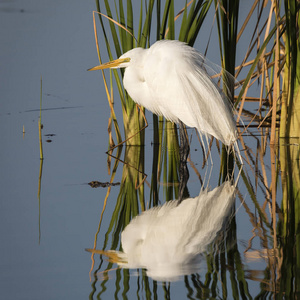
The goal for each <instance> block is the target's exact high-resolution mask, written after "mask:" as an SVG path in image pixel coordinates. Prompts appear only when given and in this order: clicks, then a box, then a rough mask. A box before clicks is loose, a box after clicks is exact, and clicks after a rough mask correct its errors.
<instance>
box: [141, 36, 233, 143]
mask: <svg viewBox="0 0 300 300" xmlns="http://www.w3.org/2000/svg"><path fill="white" fill-rule="evenodd" d="M156 45H157V46H156ZM154 46H155V47H154ZM154 46H152V47H151V48H150V49H149V51H148V54H147V57H145V61H144V70H143V72H144V78H145V84H146V85H147V87H148V93H149V94H150V95H151V97H150V98H151V99H152V101H153V102H155V105H154V106H155V107H157V111H158V112H160V114H162V115H163V116H164V117H166V118H167V119H169V120H171V121H173V122H178V120H181V121H182V122H183V123H185V124H186V125H187V126H190V127H196V128H197V129H198V130H199V131H200V133H208V134H211V135H213V136H215V137H216V138H217V139H220V140H221V141H222V142H223V143H225V144H230V143H231V140H232V139H233V140H235V135H236V127H235V123H234V120H233V117H232V111H231V108H230V106H229V105H228V103H227V99H225V98H224V96H223V95H222V93H221V92H220V90H219V89H218V87H217V86H216V85H215V84H214V83H213V82H212V81H211V79H210V76H209V75H208V74H207V72H206V70H205V68H203V57H202V56H201V54H200V53H198V52H197V51H196V50H195V49H193V48H191V47H188V46H187V45H185V44H183V43H180V42H178V41H165V42H164V43H163V42H161V43H156V44H154Z"/></svg>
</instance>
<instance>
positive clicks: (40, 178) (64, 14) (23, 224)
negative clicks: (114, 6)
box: [0, 1, 299, 299]
mask: <svg viewBox="0 0 300 300" xmlns="http://www.w3.org/2000/svg"><path fill="white" fill-rule="evenodd" d="M24 5H25V4H24V3H23V2H22V1H14V2H6V1H1V2H0V14H1V18H0V20H1V21H0V22H1V25H2V26H1V27H0V28H1V29H0V30H1V40H2V46H1V48H2V49H1V52H0V61H1V68H0V78H1V86H0V93H1V112H0V123H1V126H0V128H1V129H0V130H1V138H2V146H1V147H0V154H1V160H0V163H1V170H2V172H1V181H0V182H1V184H0V190H1V202H0V203H1V210H0V236H1V246H0V254H1V268H0V270H1V271H0V290H1V298H3V299H63V298H68V299H84V298H88V297H90V298H97V297H99V298H101V299H112V298H113V297H114V298H116V299H118V298H128V299H135V298H142V299H151V298H153V299H155V298H158V299H163V298H172V299H185V298H191V299H198V298H214V297H216V298H226V295H227V297H228V299H232V298H234V297H243V298H249V299H252V298H255V297H256V296H258V295H260V293H265V295H266V296H267V297H273V295H274V294H273V293H272V292H271V291H273V290H274V286H275V284H274V285H273V283H274V282H275V281H274V280H273V281H272V278H268V279H266V278H265V277H266V275H265V271H266V270H268V266H269V265H270V260H272V257H273V258H274V255H271V254H270V253H268V254H265V253H266V250H265V248H270V249H272V247H273V244H272V235H271V230H270V228H268V227H267V226H264V225H261V223H263V224H264V222H262V221H261V218H260V215H259V214H258V212H257V208H256V207H255V205H256V202H255V201H253V200H252V199H251V196H250V195H249V193H248V191H247V189H246V187H245V185H244V184H243V182H242V181H241V183H240V185H239V190H240V193H239V194H238V195H237V196H236V200H235V203H234V211H235V217H234V223H230V222H229V223H228V222H227V223H226V224H230V227H229V231H227V234H226V236H227V240H226V241H227V242H226V243H227V244H226V243H225V244H224V243H223V244H222V241H224V239H225V234H224V236H223V235H222V234H223V232H222V231H221V233H219V239H218V240H217V241H216V242H215V244H213V246H211V247H209V248H207V249H206V252H204V253H202V254H201V255H200V256H199V257H198V258H197V259H199V260H197V262H199V265H197V271H196V272H194V273H193V274H192V275H187V276H181V277H180V278H179V280H177V281H174V282H172V283H165V282H161V281H154V280H153V279H152V278H151V277H148V276H147V273H146V271H145V270H142V269H131V270H127V269H116V268H117V264H109V263H108V262H107V261H106V259H105V257H104V256H103V257H100V256H99V255H98V254H96V255H93V256H91V253H88V252H86V251H85V249H86V248H93V247H94V245H95V246H96V247H95V248H96V249H103V248H105V249H106V250H109V249H112V248H113V249H117V250H119V240H118V239H119V231H121V227H122V226H121V225H119V226H121V227H118V224H125V223H126V222H128V221H129V220H127V221H126V220H125V221H124V220H122V221H120V222H119V219H118V218H117V217H116V216H115V215H114V213H113V212H114V210H115V208H116V205H117V204H118V203H121V202H119V201H121V200H120V199H119V198H118V197H120V195H121V194H122V193H124V190H122V189H123V187H124V185H116V186H112V187H111V189H110V193H109V196H108V198H107V202H106V206H105V211H104V213H103V216H102V217H101V212H102V210H103V207H104V200H105V199H106V196H107V193H108V191H109V188H108V187H99V188H91V187H90V186H89V185H88V183H89V182H90V181H100V182H108V181H110V180H111V176H112V175H111V174H112V173H109V169H108V166H107V159H108V156H107V155H106V154H105V151H107V149H108V135H107V122H108V116H109V106H108V104H107V100H106V96H105V93H104V90H103V85H102V84H100V82H101V77H100V74H96V73H88V72H86V69H87V68H89V67H91V66H93V65H95V62H96V61H97V56H96V51H95V47H94V36H93V28H92V13H91V12H92V10H93V9H94V8H95V7H94V3H93V2H91V3H88V2H87V3H81V2H79V1H78V2H76V3H74V2H73V1H66V2H64V3H63V4H60V5H57V4H55V3H52V2H44V1H30V2H27V3H26V6H24ZM41 76H42V79H43V84H42V86H43V88H42V91H43V92H42V94H43V100H42V101H43V102H42V107H43V110H42V123H43V125H44V128H43V131H42V134H43V150H44V160H43V163H42V165H41V163H40V159H39V142H38V117H39V104H40V77H41ZM148 120H149V122H150V126H149V128H147V129H146V146H145V149H144V151H145V157H144V160H145V168H144V173H145V174H147V175H148V177H147V179H146V183H145V184H144V197H143V201H144V202H143V201H142V202H143V203H142V202H141V203H142V204H141V203H139V207H137V210H133V211H135V213H134V212H133V213H132V214H136V213H139V212H140V211H141V208H142V206H143V204H144V205H145V208H148V207H151V206H152V204H151V203H150V199H152V198H151V196H150V195H151V189H150V187H149V186H150V185H151V174H152V161H153V147H154V146H153V145H152V144H151V142H152V132H153V128H152V122H151V120H152V117H151V116H150V115H149V116H148ZM23 126H24V131H25V133H23ZM189 134H192V135H193V142H192V146H191V159H192V162H193V164H195V168H196V170H197V171H198V172H200V173H201V178H205V179H206V185H207V181H208V178H209V174H210V170H211V169H212V171H211V176H210V180H209V184H208V186H209V187H210V188H211V189H212V190H213V189H214V188H216V187H217V186H218V170H219V157H218V154H217V152H216V150H214V152H213V157H214V165H213V167H207V168H204V169H202V168H201V164H202V155H201V154H200V153H201V151H200V149H199V148H200V147H199V143H198V141H197V139H196V135H195V132H193V131H192V130H189ZM245 139H246V141H247V143H248V145H252V146H253V148H254V149H255V147H256V143H255V141H254V142H253V141H252V140H251V139H250V137H245ZM126 151H127V150H126V149H125V147H124V148H123V149H122V153H121V155H120V158H121V159H122V160H126V159H128V157H130V156H126ZM128 151H129V150H128ZM254 152H255V151H254ZM114 154H116V152H114ZM264 160H265V161H266V172H267V174H268V175H269V174H270V157H269V155H268V154H266V156H265V157H264ZM114 163H115V159H112V165H111V168H112V166H113V164H114ZM124 168H127V166H126V165H125V166H124V164H123V163H122V162H120V163H119V165H118V168H117V169H116V172H115V173H113V174H114V176H115V177H114V180H113V182H115V183H118V182H122V179H124V178H125V177H126V175H127V176H129V175H128V174H130V171H128V170H124ZM245 168H246V169H247V172H248V174H249V178H250V179H251V181H252V182H253V183H254V188H253V189H254V190H255V191H256V192H257V194H256V200H257V201H258V202H259V206H261V207H262V206H263V205H264V203H265V198H266V195H265V192H264V189H261V188H260V185H257V186H255V179H254V178H255V177H254V174H253V173H252V172H251V168H248V167H247V166H245ZM189 169H190V175H191V176H190V180H189V183H188V190H189V193H190V197H196V196H197V195H198V194H199V191H200V189H201V187H202V185H201V182H200V180H199V178H198V175H197V173H196V172H195V171H194V169H193V168H192V163H190V166H189ZM41 172H42V173H41ZM126 172H129V173H126ZM205 173H206V174H207V175H206V177H205ZM137 176H138V175H137ZM162 181H163V180H161V182H158V186H159V200H160V204H163V203H165V201H166V199H167V198H168V197H170V199H173V198H175V195H173V197H172V196H170V195H169V193H170V190H168V189H167V188H166V187H165V185H164V184H163V182H162ZM39 184H40V187H41V189H40V194H38V189H39ZM268 184H270V179H269V182H268ZM132 186H133V185H131V188H132ZM171 189H172V188H171ZM128 193H129V192H128ZM134 193H136V192H134ZM128 195H130V194H128ZM128 195H127V198H126V197H125V198H123V199H125V200H127V201H131V200H132V199H131V200H130V199H129V196H128ZM280 198H281V193H280V189H279V191H278V199H280ZM138 199H140V198H138ZM132 203H133V202H132ZM264 211H265V214H266V217H267V219H268V224H271V217H270V213H269V209H268V204H266V208H265V209H264ZM120 216H124V214H122V213H120ZM129 218H130V217H129ZM99 224H100V225H99ZM110 225H112V226H113V228H109V226H110ZM114 226H115V227H114ZM228 226H229V225H228ZM270 226H271V225H270ZM227 229H228V227H227ZM107 232H108V233H107ZM106 233H107V234H106ZM104 246H105V247H104ZM262 256H263V258H261V257H262ZM92 258H93V259H94V260H95V261H94V262H93V260H92ZM105 270H106V271H108V272H103V271H105ZM268 272H269V271H268ZM268 272H267V273H268ZM271 273H272V272H270V274H271ZM148 275H149V274H148ZM298 278H299V277H298ZM262 282H265V284H264V285H261V283H262ZM238 295H239V296H238Z"/></svg>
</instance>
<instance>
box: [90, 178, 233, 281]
mask: <svg viewBox="0 0 300 300" xmlns="http://www.w3.org/2000/svg"><path fill="white" fill-rule="evenodd" d="M234 196H235V187H234V186H233V185H232V184H231V183H230V182H229V181H227V182H225V183H223V184H222V185H221V186H219V187H217V188H215V189H214V190H212V191H208V190H207V189H205V190H201V191H200V194H199V195H198V196H197V197H195V198H188V199H185V200H184V201H182V202H181V203H180V204H179V202H178V200H174V201H169V202H167V203H166V204H164V205H163V206H160V207H154V208H152V209H149V210H148V211H145V212H143V213H141V214H140V215H138V216H137V217H135V218H134V219H132V220H131V222H130V223H129V224H128V225H127V226H126V227H125V229H124V230H123V232H122V234H121V242H122V249H123V251H114V250H110V251H102V250H92V249H89V250H88V251H91V252H93V253H98V254H104V255H106V256H107V257H108V258H109V261H110V262H112V263H117V264H118V265H119V266H120V267H122V268H130V269H131V268H134V269H136V268H145V269H146V273H147V276H149V277H151V278H152V279H154V280H157V281H176V280H178V279H180V276H183V275H188V274H192V273H196V272H197V271H199V267H200V258H201V255H200V254H201V253H203V252H204V251H205V250H206V249H207V246H208V245H210V244H211V243H212V242H213V241H214V240H215V238H216V236H217V234H218V232H220V230H221V229H222V226H223V225H224V221H225V220H226V218H227V217H228V216H229V215H230V212H231V207H232V204H233V202H234Z"/></svg>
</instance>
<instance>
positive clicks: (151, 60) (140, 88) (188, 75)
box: [89, 40, 242, 201]
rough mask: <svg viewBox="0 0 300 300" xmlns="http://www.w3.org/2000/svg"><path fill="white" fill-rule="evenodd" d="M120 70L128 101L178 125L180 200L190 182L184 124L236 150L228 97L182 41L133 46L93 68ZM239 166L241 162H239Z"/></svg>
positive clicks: (203, 60)
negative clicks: (233, 146)
mask: <svg viewBox="0 0 300 300" xmlns="http://www.w3.org/2000/svg"><path fill="white" fill-rule="evenodd" d="M106 68H125V72H124V77H123V84H124V88H125V89H126V90H127V92H128V94H129V95H130V97H131V98H132V99H133V100H134V101H135V102H136V103H137V104H139V105H142V106H144V107H145V108H147V109H148V110H150V111H151V112H152V113H154V114H157V115H163V116H164V117H165V118H166V119H168V120H170V121H172V122H175V123H179V132H180V167H179V170H180V172H179V176H180V181H179V182H180V185H179V200H180V201H181V200H182V197H183V191H184V187H185V185H186V183H187V180H188V178H189V172H188V168H187V166H186V161H187V157H188V154H189V144H188V141H187V140H188V139H187V137H186V134H185V132H184V127H183V124H182V123H184V124H185V125H187V126H189V127H195V128H197V130H198V132H199V134H200V136H202V135H205V136H207V135H208V134H209V135H212V136H214V137H215V138H217V139H218V140H220V141H221V142H222V143H223V144H225V145H227V146H230V145H233V144H234V145H235V146H236V149H237V151H238V154H239V158H240V160H241V156H240V153H239V149H238V146H237V142H236V140H237V136H238V134H237V128H236V124H235V121H234V118H233V114H232V109H231V106H230V104H229V101H228V99H227V97H226V96H225V95H224V94H223V93H222V91H221V90H220V89H219V88H218V86H217V85H216V84H215V83H214V82H213V81H212V79H211V76H210V75H209V74H208V72H207V68H208V66H207V65H206V64H205V59H204V57H203V56H202V55H201V54H200V53H199V52H198V51H197V50H196V49H194V48H192V47H190V46H188V45H187V44H186V43H183V42H180V41H175V40H161V41H157V42H156V43H154V44H153V45H152V46H151V47H150V48H149V49H143V48H134V49H132V50H129V51H128V52H126V53H124V54H123V55H121V56H120V58H119V59H116V60H114V61H110V62H108V63H104V64H102V65H99V66H96V67H93V68H91V69H89V71H94V70H101V69H106ZM241 162H242V161H241Z"/></svg>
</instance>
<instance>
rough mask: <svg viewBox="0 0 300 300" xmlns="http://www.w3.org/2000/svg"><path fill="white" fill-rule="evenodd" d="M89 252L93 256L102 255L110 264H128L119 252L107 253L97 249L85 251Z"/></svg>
mask: <svg viewBox="0 0 300 300" xmlns="http://www.w3.org/2000/svg"><path fill="white" fill-rule="evenodd" d="M85 250H86V251H88V252H91V253H93V254H101V255H105V256H106V257H107V258H108V261H109V262H112V263H117V264H118V263H127V262H126V261H124V260H122V259H121V258H120V257H119V255H118V252H117V251H113V250H111V251H105V250H97V249H85Z"/></svg>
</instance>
